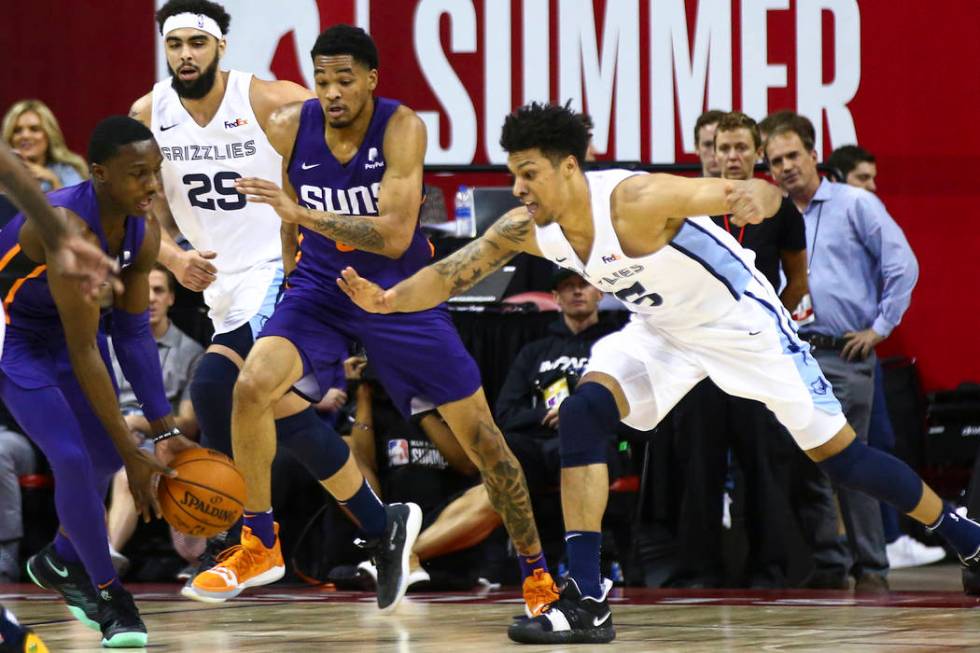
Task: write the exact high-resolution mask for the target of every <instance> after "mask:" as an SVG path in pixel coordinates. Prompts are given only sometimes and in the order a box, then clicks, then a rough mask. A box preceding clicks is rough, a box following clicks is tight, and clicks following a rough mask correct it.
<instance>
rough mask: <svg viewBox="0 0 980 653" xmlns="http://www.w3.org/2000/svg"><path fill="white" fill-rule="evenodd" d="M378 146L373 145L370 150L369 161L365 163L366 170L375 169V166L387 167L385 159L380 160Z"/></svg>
mask: <svg viewBox="0 0 980 653" xmlns="http://www.w3.org/2000/svg"><path fill="white" fill-rule="evenodd" d="M377 159H378V148H376V147H372V148H371V149H370V150H368V162H367V163H365V164H364V169H365V170H374V169H375V168H383V167H385V162H384V161H378V160H377Z"/></svg>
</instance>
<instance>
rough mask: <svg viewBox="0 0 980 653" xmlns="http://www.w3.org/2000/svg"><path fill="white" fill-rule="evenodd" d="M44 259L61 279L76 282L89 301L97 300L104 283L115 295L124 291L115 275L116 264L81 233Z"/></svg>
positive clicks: (63, 241)
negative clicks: (64, 278) (109, 286)
mask: <svg viewBox="0 0 980 653" xmlns="http://www.w3.org/2000/svg"><path fill="white" fill-rule="evenodd" d="M46 258H47V263H48V265H49V266H50V267H53V268H54V269H55V270H57V271H58V272H59V273H60V274H61V275H62V276H64V277H66V278H69V279H74V280H76V281H78V284H79V286H80V289H81V292H82V294H83V295H85V296H86V297H88V298H89V299H90V300H92V301H95V300H97V299H98V298H99V295H100V294H101V292H102V288H103V286H104V285H105V284H106V283H108V284H110V285H111V286H112V290H113V291H114V292H115V293H116V294H117V295H118V294H120V293H122V291H123V284H122V281H120V280H119V277H118V276H116V274H117V273H118V272H119V265H118V264H117V263H116V262H115V261H114V260H112V259H111V258H109V257H108V256H106V253H105V252H103V251H102V250H101V249H100V248H99V247H97V246H95V245H93V244H92V243H90V242H89V241H87V240H86V239H85V238H84V237H83V236H81V235H80V234H70V235H66V236H65V237H64V239H63V240H62V241H61V243H60V244H59V246H58V248H57V249H55V250H54V251H51V252H48V253H47V255H46Z"/></svg>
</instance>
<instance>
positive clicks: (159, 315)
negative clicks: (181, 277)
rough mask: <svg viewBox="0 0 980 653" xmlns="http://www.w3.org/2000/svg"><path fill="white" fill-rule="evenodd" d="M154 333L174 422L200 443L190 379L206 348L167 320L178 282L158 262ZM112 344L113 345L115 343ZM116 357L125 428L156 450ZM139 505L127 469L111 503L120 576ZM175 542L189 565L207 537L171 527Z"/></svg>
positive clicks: (152, 286)
mask: <svg viewBox="0 0 980 653" xmlns="http://www.w3.org/2000/svg"><path fill="white" fill-rule="evenodd" d="M149 281H150V307H149V311H150V329H152V331H153V337H154V338H155V339H156V341H157V352H158V353H159V355H160V367H161V368H162V370H163V382H164V387H165V388H166V391H167V398H168V399H170V403H171V405H172V406H173V409H174V419H175V421H176V422H177V428H179V429H180V430H181V431H182V432H183V433H184V435H186V436H187V437H189V438H192V439H196V436H197V434H198V424H197V418H196V417H195V415H194V407H193V406H192V405H191V399H190V380H191V378H192V375H193V371H194V366H195V365H196V364H197V361H198V360H200V358H201V355H202V354H203V352H204V348H203V347H201V345H200V344H199V343H197V342H196V341H195V340H193V339H192V338H191V337H190V336H188V335H187V334H186V333H184V332H183V331H181V330H180V329H178V328H177V327H176V326H175V325H174V324H173V323H172V322H171V321H170V318H169V317H168V316H167V312H168V311H169V310H170V307H171V306H173V305H174V292H175V289H176V284H177V281H176V279H175V278H174V276H173V274H172V273H171V272H170V271H169V270H167V269H166V268H165V267H163V266H162V265H161V264H159V263H157V264H156V265H155V266H154V269H153V271H152V272H150V277H149ZM110 342H111V341H110ZM110 351H111V353H112V367H113V371H114V372H115V376H116V379H118V381H119V407H120V409H122V411H123V416H124V417H125V420H126V424H127V425H128V426H129V429H130V431H131V433H132V435H133V437H134V438H136V439H137V441H139V442H140V443H141V446H144V447H146V448H147V450H149V451H151V452H152V451H153V443H152V441H150V440H148V439H147V437H146V436H147V434H149V433H150V425H149V422H147V420H146V418H145V417H144V416H143V413H142V410H141V407H140V404H139V402H138V401H137V400H136V395H135V394H134V393H133V388H132V386H131V385H130V384H129V382H128V381H127V380H126V378H125V377H124V376H123V374H122V370H121V368H120V366H119V361H118V360H117V359H116V355H115V351H114V350H111V348H110ZM137 517H138V515H137V513H136V507H135V505H134V504H133V497H132V495H131V494H130V492H129V483H128V481H127V479H126V470H125V469H120V470H119V471H118V472H117V473H116V476H115V477H114V478H113V481H112V501H111V503H110V505H109V529H108V530H109V545H110V547H111V548H110V552H111V553H112V555H113V562H114V563H115V564H116V565H117V569H118V570H119V572H120V573H123V572H124V569H123V567H127V566H128V564H129V562H128V560H127V559H126V558H125V556H123V555H122V554H121V553H119V552H120V551H122V549H123V548H124V547H125V546H126V543H127V542H129V539H130V538H131V537H132V535H133V533H134V532H135V530H136V524H137ZM171 538H172V540H173V543H174V547H175V548H176V550H177V553H178V554H180V556H181V557H182V558H183V559H184V560H185V561H187V563H188V564H189V565H190V564H191V563H193V562H194V561H195V560H196V559H197V557H198V556H199V555H200V554H201V553H202V552H203V550H204V545H205V540H204V538H194V537H189V536H185V535H184V534H182V533H178V532H177V531H175V530H173V529H171Z"/></svg>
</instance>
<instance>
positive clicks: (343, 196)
mask: <svg viewBox="0 0 980 653" xmlns="http://www.w3.org/2000/svg"><path fill="white" fill-rule="evenodd" d="M398 106H399V103H398V102H397V101H395V100H389V99H387V98H375V100H374V113H373V114H372V116H371V123H370V125H369V126H368V130H367V132H366V133H365V134H364V140H363V142H362V143H361V146H360V148H358V150H357V153H356V154H355V155H354V158H352V159H351V160H350V161H348V162H347V163H344V164H341V163H340V162H339V161H337V159H336V158H335V157H334V155H333V152H331V151H330V148H329V147H327V143H326V140H325V138H326V137H325V135H324V128H325V124H324V115H323V108H322V107H321V106H320V102H319V101H318V100H316V99H312V100H307V101H306V102H305V103H304V104H303V109H302V113H301V115H300V123H299V130H298V131H297V133H296V143H295V145H294V146H293V155H292V159H291V160H290V162H289V167H288V174H289V181H290V183H291V184H292V185H293V189H295V191H296V196H297V197H298V198H299V203H300V205H302V206H305V207H307V208H311V209H315V210H318V211H330V212H333V213H340V214H345V215H378V195H379V191H380V188H381V178H382V177H383V176H384V173H385V155H384V137H385V129H386V127H387V126H388V120H389V119H390V118H391V116H392V114H393V113H394V112H395V110H396V109H397V108H398ZM300 237H301V238H302V241H301V243H300V259H299V263H298V265H297V266H296V270H295V271H294V272H293V273H292V274H291V275H290V278H289V286H290V288H296V289H316V290H327V291H330V292H336V293H337V294H338V295H339V294H340V292H339V290H338V289H337V287H336V279H337V277H339V276H340V271H341V270H343V269H344V268H345V267H347V266H348V265H349V266H351V267H353V268H354V269H355V270H357V271H358V273H359V274H361V275H362V276H363V277H365V278H367V279H370V280H371V281H374V282H375V283H377V284H379V285H380V286H381V287H383V288H390V287H391V286H393V285H395V284H396V283H398V282H399V281H401V280H402V279H405V278H407V277H410V276H411V275H413V274H414V273H415V272H417V271H418V270H419V269H421V268H422V267H424V266H426V265H427V264H428V263H429V261H430V260H431V258H432V249H431V247H430V246H429V243H428V241H427V240H426V238H425V236H424V235H423V234H422V230H421V228H420V226H419V222H418V217H417V216H416V219H415V225H414V235H413V237H412V243H411V245H409V247H408V249H407V250H406V251H405V253H404V254H402V256H401V257H399V258H398V259H390V258H388V257H386V256H381V255H380V254H372V253H369V252H362V251H358V250H356V249H352V248H351V247H349V246H347V245H344V244H343V243H337V242H336V241H333V240H331V239H330V238H327V237H325V236H323V235H321V234H319V233H317V232H315V231H311V230H309V229H306V228H304V227H300Z"/></svg>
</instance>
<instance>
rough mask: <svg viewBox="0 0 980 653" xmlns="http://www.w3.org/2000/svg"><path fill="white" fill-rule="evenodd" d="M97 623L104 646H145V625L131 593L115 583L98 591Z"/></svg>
mask: <svg viewBox="0 0 980 653" xmlns="http://www.w3.org/2000/svg"><path fill="white" fill-rule="evenodd" d="M98 596H99V624H100V625H101V627H102V646H104V647H105V648H145V647H146V626H145V625H143V620H142V619H141V618H140V611H139V610H138V609H137V608H136V602H135V601H134V600H133V595H132V594H130V593H129V592H128V591H126V589H125V588H124V587H123V586H122V585H119V584H118V583H116V584H115V586H113V587H108V588H106V589H103V590H100V591H99V595H98Z"/></svg>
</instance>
